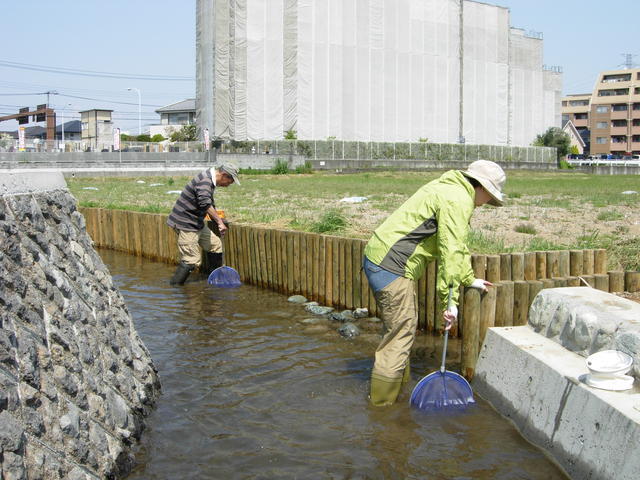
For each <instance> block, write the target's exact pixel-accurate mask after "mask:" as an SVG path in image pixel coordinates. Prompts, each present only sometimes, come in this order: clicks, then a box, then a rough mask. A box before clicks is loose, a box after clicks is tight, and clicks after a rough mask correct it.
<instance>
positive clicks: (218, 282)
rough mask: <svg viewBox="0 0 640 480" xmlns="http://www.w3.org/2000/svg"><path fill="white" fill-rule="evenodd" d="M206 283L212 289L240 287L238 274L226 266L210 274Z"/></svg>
mask: <svg viewBox="0 0 640 480" xmlns="http://www.w3.org/2000/svg"><path fill="white" fill-rule="evenodd" d="M207 283H208V284H209V285H213V286H214V287H239V286H240V285H242V282H241V281H240V275H238V272H236V271H235V270H234V269H233V268H231V267H227V266H224V267H218V268H216V269H215V270H214V271H213V272H211V274H210V275H209V278H208V279H207Z"/></svg>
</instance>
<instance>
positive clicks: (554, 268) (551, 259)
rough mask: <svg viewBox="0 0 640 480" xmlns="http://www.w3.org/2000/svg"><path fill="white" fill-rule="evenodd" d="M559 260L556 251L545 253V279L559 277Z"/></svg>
mask: <svg viewBox="0 0 640 480" xmlns="http://www.w3.org/2000/svg"><path fill="white" fill-rule="evenodd" d="M559 258H560V254H559V252H558V251H557V250H552V251H550V252H547V278H553V277H559V276H560V268H559V265H558V261H559Z"/></svg>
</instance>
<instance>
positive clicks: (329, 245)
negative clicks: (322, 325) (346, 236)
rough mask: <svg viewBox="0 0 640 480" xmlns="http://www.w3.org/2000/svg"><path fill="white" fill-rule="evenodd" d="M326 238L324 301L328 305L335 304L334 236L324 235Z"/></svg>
mask: <svg viewBox="0 0 640 480" xmlns="http://www.w3.org/2000/svg"><path fill="white" fill-rule="evenodd" d="M324 239H325V250H324V255H325V257H324V258H325V260H324V262H325V263H324V272H325V279H324V285H325V297H324V302H325V304H326V305H333V265H334V262H333V259H334V252H333V237H328V236H327V237H324Z"/></svg>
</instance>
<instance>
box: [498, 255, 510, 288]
mask: <svg viewBox="0 0 640 480" xmlns="http://www.w3.org/2000/svg"><path fill="white" fill-rule="evenodd" d="M500 280H501V281H502V280H511V254H510V253H501V254H500Z"/></svg>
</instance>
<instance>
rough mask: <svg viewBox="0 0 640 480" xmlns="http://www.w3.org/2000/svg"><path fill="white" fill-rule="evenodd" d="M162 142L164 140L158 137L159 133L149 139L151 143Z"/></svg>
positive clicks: (160, 136)
mask: <svg viewBox="0 0 640 480" xmlns="http://www.w3.org/2000/svg"><path fill="white" fill-rule="evenodd" d="M164 140H165V138H164V137H163V136H162V135H160V134H159V133H156V134H155V135H154V136H153V137H151V141H152V142H162V141H164Z"/></svg>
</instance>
